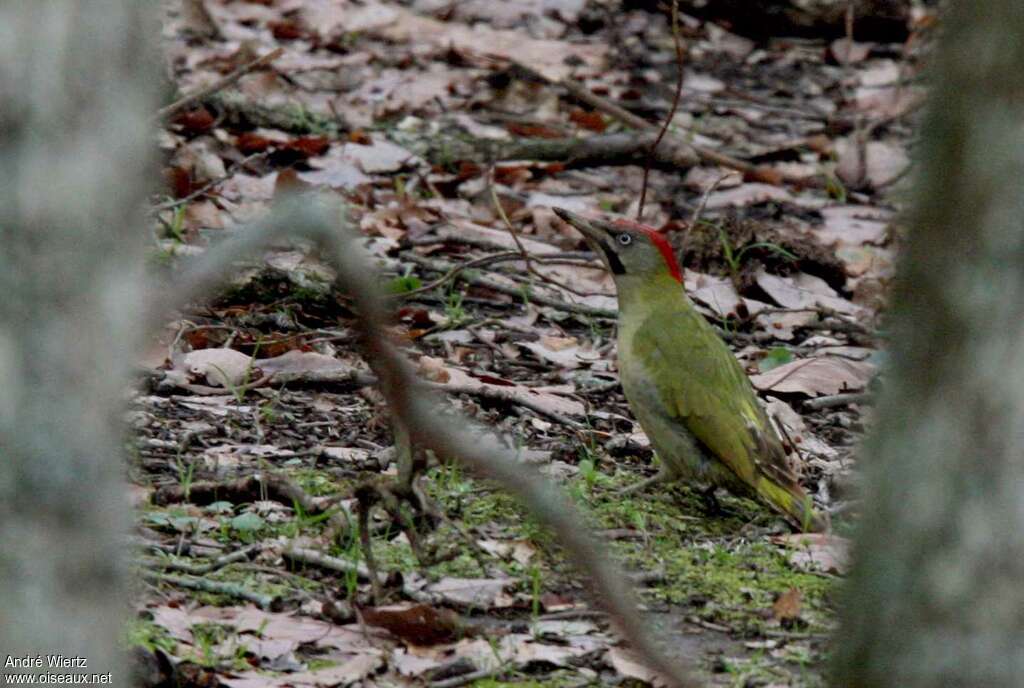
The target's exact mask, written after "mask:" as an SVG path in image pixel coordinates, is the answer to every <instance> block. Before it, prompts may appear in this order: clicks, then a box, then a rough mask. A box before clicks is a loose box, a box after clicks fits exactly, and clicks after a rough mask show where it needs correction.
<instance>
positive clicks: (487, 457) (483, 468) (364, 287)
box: [149, 200, 700, 688]
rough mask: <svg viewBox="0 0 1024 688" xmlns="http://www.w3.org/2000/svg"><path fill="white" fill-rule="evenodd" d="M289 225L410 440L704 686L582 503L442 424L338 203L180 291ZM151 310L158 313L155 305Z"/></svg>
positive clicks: (198, 285) (475, 437) (297, 208)
mask: <svg viewBox="0 0 1024 688" xmlns="http://www.w3.org/2000/svg"><path fill="white" fill-rule="evenodd" d="M339 224H340V225H341V227H340V228H339V226H338V225H339ZM284 228H291V229H292V230H293V231H294V232H296V233H298V234H301V235H304V236H306V237H309V238H312V239H314V240H317V241H318V242H319V243H320V244H321V245H322V246H324V248H325V249H327V252H328V254H329V255H330V256H331V257H333V259H334V260H333V262H334V264H335V265H336V267H337V270H338V283H339V284H340V285H341V286H342V288H344V289H345V290H346V291H347V292H348V293H349V294H351V296H352V297H353V299H354V301H355V303H356V305H357V307H358V310H359V312H360V314H361V316H362V317H361V318H360V320H359V325H360V328H361V329H362V331H363V333H364V335H365V341H366V347H367V349H366V350H367V361H368V363H370V365H371V366H372V367H373V368H374V369H375V372H376V373H377V377H378V379H379V380H380V381H381V385H380V389H381V392H382V393H383V395H384V397H385V399H386V400H387V402H388V405H389V406H390V408H391V411H392V413H393V414H394V416H395V418H396V419H397V420H398V422H401V423H402V424H403V426H404V427H405V428H407V430H408V432H409V435H410V438H411V440H412V441H413V442H414V443H415V444H418V445H421V446H423V447H427V448H430V449H432V450H433V451H434V452H435V453H437V454H438V455H440V456H449V457H452V458H456V459H459V460H461V461H462V462H463V463H465V464H466V465H467V466H468V467H469V468H471V469H473V470H474V471H476V472H478V473H479V474H482V475H483V476H485V477H488V478H491V479H493V480H496V481H497V482H498V483H499V484H501V485H502V486H503V487H504V488H505V489H507V490H509V491H510V492H511V493H512V494H513V495H515V496H516V497H517V498H519V499H520V500H522V502H523V503H524V504H525V505H526V506H527V507H528V508H529V509H530V511H531V512H532V513H533V514H534V515H535V516H536V517H537V518H538V519H539V520H540V521H541V522H543V523H545V524H546V525H548V526H549V527H550V528H551V529H552V530H553V531H554V533H555V535H556V536H557V537H558V538H559V539H560V540H561V542H562V544H563V545H564V547H565V550H566V553H567V554H568V556H569V557H570V559H571V560H572V561H573V562H574V563H575V564H576V565H577V566H578V567H579V568H580V570H581V571H583V572H585V573H586V574H588V576H589V579H590V583H591V587H592V590H593V596H594V599H595V602H596V603H597V604H598V605H599V606H600V607H602V608H603V609H605V610H606V611H608V613H609V615H610V616H611V617H612V619H613V620H614V623H615V625H616V626H617V627H618V629H619V631H620V632H621V633H622V635H623V636H624V637H625V639H626V640H628V641H629V642H630V643H631V644H632V646H633V647H634V649H635V651H636V652H637V653H639V654H640V656H641V657H642V658H643V661H644V662H645V663H646V664H647V665H648V666H650V667H651V668H652V669H654V670H656V671H658V672H659V673H661V674H662V675H663V677H664V679H665V680H666V682H667V683H668V684H669V685H670V686H673V687H674V688H695V687H696V686H698V685H700V684H699V683H698V682H697V681H696V680H695V679H694V678H692V677H691V675H690V673H689V671H687V670H686V669H684V668H683V667H682V666H681V665H680V664H679V663H678V662H677V661H675V660H674V659H671V658H669V657H668V656H666V655H665V654H664V653H663V652H662V650H661V648H660V647H659V646H658V643H657V642H656V641H655V639H654V637H653V635H652V634H651V633H650V631H649V627H648V625H647V624H646V623H645V622H644V621H643V620H642V618H641V617H640V615H639V612H638V611H637V608H636V604H635V601H634V596H633V593H632V590H631V589H630V587H629V585H628V584H627V583H626V581H627V578H626V576H625V575H624V574H623V572H622V570H621V569H620V568H619V567H618V566H616V565H615V564H613V563H611V562H609V561H608V560H607V559H606V558H605V553H604V551H603V548H601V547H600V546H598V544H597V542H596V541H594V539H593V538H592V537H591V535H590V529H589V528H588V527H587V526H586V525H584V521H583V519H582V518H581V516H580V515H579V512H578V511H577V509H576V507H575V506H574V505H573V504H572V502H570V501H569V500H568V499H567V498H566V497H565V495H564V494H562V492H561V491H560V490H558V489H557V488H556V487H555V486H554V485H552V484H551V482H550V481H549V480H547V479H546V478H544V477H543V476H541V475H540V474H539V473H538V472H536V471H535V470H533V469H531V468H530V467H529V466H525V465H523V464H522V463H521V462H519V461H517V459H516V457H515V455H514V454H513V453H512V452H511V451H509V450H507V449H505V448H503V447H500V446H499V445H498V444H497V443H496V442H495V441H494V440H492V439H490V438H488V437H487V436H485V435H482V434H471V433H469V432H466V431H465V430H462V429H461V428H460V424H455V423H444V424H443V425H441V424H438V423H437V413H436V410H437V402H436V400H435V399H433V397H432V395H430V394H428V393H427V392H426V391H425V390H424V388H423V385H422V384H421V383H420V382H419V381H418V380H417V378H416V376H415V374H414V373H413V372H412V370H411V368H410V366H409V364H408V362H407V361H406V360H405V359H404V358H402V356H401V355H400V354H399V353H398V352H397V351H396V350H395V349H394V347H393V346H392V345H391V344H390V343H389V340H388V336H387V332H386V329H385V326H384V324H383V313H384V309H383V306H382V304H383V299H382V298H381V297H380V295H379V294H378V293H377V290H376V289H377V288H376V284H375V281H374V276H373V275H371V274H370V273H371V271H370V270H368V269H367V265H368V261H367V260H366V258H365V257H364V256H362V255H361V254H360V252H359V251H358V250H356V244H355V241H354V237H355V233H354V231H353V230H352V228H351V227H350V226H349V224H348V222H347V220H345V219H344V217H343V215H342V213H341V212H340V210H337V211H334V212H330V213H328V212H325V211H323V210H321V209H319V208H317V207H316V204H311V203H309V201H308V200H306V201H303V202H301V203H298V202H295V203H289V204H284V206H283V207H282V208H280V211H279V212H277V213H275V214H274V215H273V216H272V217H270V218H268V219H267V220H266V221H264V222H261V223H258V224H256V225H255V226H254V227H252V228H250V230H249V231H247V232H245V234H244V235H243V236H241V237H240V238H239V239H238V240H237V241H233V242H226V243H225V244H222V245H220V246H218V247H216V248H214V249H211V250H210V251H209V252H208V253H207V254H206V255H205V256H204V258H203V259H201V260H200V261H199V263H198V264H197V265H196V266H195V267H194V268H192V269H191V270H190V271H189V272H188V274H187V275H186V276H185V277H184V279H183V280H182V287H181V291H180V292H177V294H178V296H179V298H181V297H182V296H184V297H186V298H194V297H196V296H198V295H199V294H203V293H206V292H208V291H209V290H210V289H211V288H213V287H215V286H217V285H218V284H220V283H221V282H222V281H224V279H225V278H226V277H227V271H228V269H229V268H230V267H231V265H232V264H233V263H234V261H235V260H236V259H237V258H238V257H239V256H241V255H245V254H249V253H251V252H252V251H254V250H255V249H257V248H259V247H262V246H265V245H266V244H267V243H268V242H270V241H271V240H272V239H274V238H277V237H279V236H281V234H282V233H283V232H284ZM339 229H340V230H342V231H340V232H339ZM345 235H347V236H345ZM342 236H345V239H343V238H342ZM171 305H173V304H172V303H169V302H168V301H164V302H162V303H161V302H157V304H156V306H164V307H165V308H166V310H170V308H169V306H171ZM149 312H150V313H154V309H151V310H150V311H149Z"/></svg>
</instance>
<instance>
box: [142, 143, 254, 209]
mask: <svg viewBox="0 0 1024 688" xmlns="http://www.w3.org/2000/svg"><path fill="white" fill-rule="evenodd" d="M267 155H268V153H266V152H262V153H253V154H252V155H250V156H248V157H246V158H244V159H242V160H239V161H238V162H237V163H235V164H234V165H232V166H231V168H230V169H228V171H227V172H225V173H224V174H222V175H221V176H219V177H217V178H216V179H211V180H210V181H208V182H207V183H206V184H203V186H202V187H200V188H198V189H196V190H195V191H193V192H192V193H190V194H189V195H188V196H185V197H183V198H176V199H173V200H170V201H165V202H163V203H158V204H157V205H155V206H153V207H152V208H150V212H151V213H159V212H162V211H164V210H174V209H175V208H177V207H178V206H182V205H186V204H188V203H190V202H192V201H194V200H195V199H197V198H199V197H200V196H205V195H206V194H207V193H209V192H210V190H211V189H213V187H215V186H219V185H221V184H223V183H224V182H226V181H227V180H229V179H231V178H232V177H234V176H235V175H236V174H237V173H238V171H239V170H241V169H242V168H243V167H245V166H246V165H248V164H249V163H250V162H252V161H253V160H256V159H258V158H265V157H267Z"/></svg>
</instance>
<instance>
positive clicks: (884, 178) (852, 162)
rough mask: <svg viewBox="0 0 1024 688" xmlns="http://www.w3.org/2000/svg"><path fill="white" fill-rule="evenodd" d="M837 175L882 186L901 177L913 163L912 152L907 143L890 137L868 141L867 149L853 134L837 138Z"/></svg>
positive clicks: (856, 182)
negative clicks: (896, 141)
mask: <svg viewBox="0 0 1024 688" xmlns="http://www.w3.org/2000/svg"><path fill="white" fill-rule="evenodd" d="M835 150H836V156H837V161H836V175H837V176H838V177H839V178H840V179H841V180H843V182H844V183H845V184H849V185H851V186H858V185H860V184H863V183H866V184H868V185H870V186H871V188H874V189H881V188H883V187H885V186H888V185H889V184H892V183H893V182H894V181H896V180H897V179H899V178H900V177H901V176H902V175H903V173H904V172H905V171H906V169H907V167H908V166H909V165H910V156H909V155H907V152H906V150H905V149H904V148H903V146H901V145H899V144H897V143H892V142H889V141H868V142H867V144H865V145H864V150H863V151H861V150H860V146H858V145H857V142H856V141H855V140H854V139H852V138H849V137H847V138H842V139H838V140H837V141H836V142H835Z"/></svg>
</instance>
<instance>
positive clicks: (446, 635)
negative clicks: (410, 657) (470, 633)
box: [358, 604, 469, 645]
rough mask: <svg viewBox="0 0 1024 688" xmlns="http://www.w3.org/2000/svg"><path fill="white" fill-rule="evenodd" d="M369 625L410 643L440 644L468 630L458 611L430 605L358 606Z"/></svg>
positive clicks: (462, 634) (454, 638)
mask: <svg viewBox="0 0 1024 688" xmlns="http://www.w3.org/2000/svg"><path fill="white" fill-rule="evenodd" d="M358 611H359V614H360V616H362V618H363V621H364V622H365V623H366V624H367V625H369V626H376V627H378V628H383V629H385V630H387V631H388V632H389V633H391V634H392V635H394V636H395V637H397V638H400V639H401V640H402V641H404V642H406V643H409V644H411V645H439V644H441V643H449V642H452V641H454V640H456V639H458V638H460V637H464V636H465V635H466V634H467V633H466V631H467V630H469V629H468V628H467V626H466V624H465V623H464V622H463V621H462V619H461V618H460V617H459V615H458V614H456V613H455V612H453V611H452V610H450V609H441V608H437V607H432V606H430V605H429V604H412V605H409V604H405V605H393V606H390V607H366V608H363V609H359V610H358Z"/></svg>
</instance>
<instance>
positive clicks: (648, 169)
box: [636, 0, 683, 222]
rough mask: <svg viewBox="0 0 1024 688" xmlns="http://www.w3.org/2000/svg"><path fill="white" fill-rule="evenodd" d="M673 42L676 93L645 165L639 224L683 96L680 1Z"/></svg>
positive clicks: (675, 6) (674, 12)
mask: <svg viewBox="0 0 1024 688" xmlns="http://www.w3.org/2000/svg"><path fill="white" fill-rule="evenodd" d="M672 42H673V44H674V45H675V48H676V92H675V94H673V96H672V107H671V108H669V111H668V116H666V117H665V121H664V122H663V123H662V125H661V130H660V131H659V132H658V138H656V139H654V143H653V144H651V152H650V153H648V155H647V164H645V165H644V181H643V183H642V184H641V185H640V204H639V205H638V206H637V209H636V221H637V222H642V221H643V219H644V201H645V200H646V199H647V181H648V179H649V177H650V175H651V163H653V162H654V151H656V150H657V149H658V144H659V143H661V140H662V139H663V138H665V132H667V131H668V128H669V126H671V125H672V119H673V118H674V117H675V116H676V110H678V109H679V98H680V96H682V94H683V41H682V39H680V38H679V0H672Z"/></svg>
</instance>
